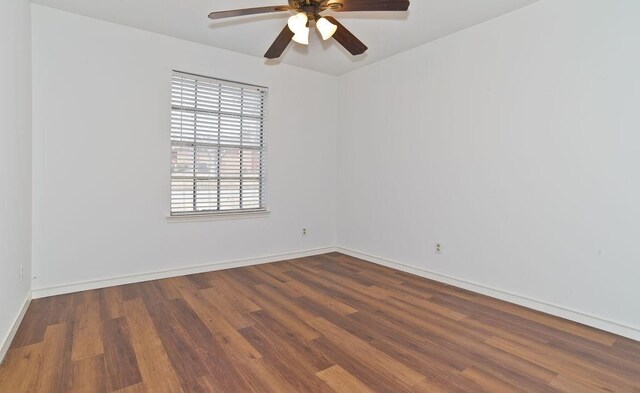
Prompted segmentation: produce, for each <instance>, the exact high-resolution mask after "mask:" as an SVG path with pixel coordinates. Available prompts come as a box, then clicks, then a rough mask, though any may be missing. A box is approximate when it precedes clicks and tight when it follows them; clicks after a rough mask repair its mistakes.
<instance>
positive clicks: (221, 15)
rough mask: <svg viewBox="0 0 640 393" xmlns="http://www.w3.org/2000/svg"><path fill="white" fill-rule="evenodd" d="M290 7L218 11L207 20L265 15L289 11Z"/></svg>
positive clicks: (278, 6) (275, 6)
mask: <svg viewBox="0 0 640 393" xmlns="http://www.w3.org/2000/svg"><path fill="white" fill-rule="evenodd" d="M289 10H291V7H289V6H288V5H274V6H270V7H256V8H244V9H240V10H230V11H219V12H212V13H210V14H209V19H214V20H215V19H223V18H233V17H234V16H244V15H255V14H266V13H269V12H280V11H289Z"/></svg>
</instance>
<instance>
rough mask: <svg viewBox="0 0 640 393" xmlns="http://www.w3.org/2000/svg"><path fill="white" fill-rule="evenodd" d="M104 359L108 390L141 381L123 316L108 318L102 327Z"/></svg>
mask: <svg viewBox="0 0 640 393" xmlns="http://www.w3.org/2000/svg"><path fill="white" fill-rule="evenodd" d="M103 345H104V359H105V367H106V378H107V386H108V389H109V391H115V390H119V389H124V388H126V387H127V386H131V385H135V384H137V383H140V382H142V376H141V375H140V370H139V368H138V361H137V359H136V354H135V351H134V349H133V344H132V343H131V335H130V333H129V326H128V325H127V321H126V320H125V319H124V318H116V319H110V320H108V321H105V322H104V327H103Z"/></svg>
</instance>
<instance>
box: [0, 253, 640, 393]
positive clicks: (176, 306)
mask: <svg viewBox="0 0 640 393" xmlns="http://www.w3.org/2000/svg"><path fill="white" fill-rule="evenodd" d="M0 391H1V392H12V393H13V392H55V393H59V392H83V393H90V392H147V393H156V392H241V393H245V392H260V393H262V392H278V393H280V392H350V393H351V392H393V393H398V392H485V391H486V392H555V391H562V392H577V393H583V392H596V391H609V392H640V343H638V342H634V341H632V340H628V339H625V338H622V337H619V336H615V335H613V334H609V333H606V332H602V331H599V330H595V329H592V328H589V327H585V326H582V325H579V324H575V323H572V322H568V321H565V320H562V319H559V318H555V317H552V316H549V315H545V314H541V313H538V312H534V311H531V310H528V309H525V308H522V307H519V306H515V305H511V304H508V303H505V302H501V301H498V300H495V299H491V298H488V297H485V296H481V295H478V294H474V293H471V292H468V291H465V290H461V289H458V288H454V287H451V286H447V285H443V284H439V283H436V282H433V281H429V280H426V279H423V278H419V277H416V276H412V275H410V274H406V273H402V272H399V271H395V270H392V269H388V268H385V267H381V266H377V265H373V264H370V263H367V262H364V261H361V260H358V259H354V258H351V257H347V256H344V255H340V254H329V255H323V256H317V257H310V258H304V259H299V260H292V261H286V262H280V263H273V264H268V265H262V266H254V267H248V268H240V269H234V270H226V271H219V272H212V273H205V274H198V275H192V276H185V277H177V278H171V279H165V280H158V281H151V282H146V283H139V284H132V285H126V286H120V287H113V288H105V289H100V290H94V291H86V292H81V293H75V294H70V295H63V296H56V297H51V298H45V299H38V300H34V301H33V302H32V303H31V306H30V307H29V310H28V311H27V315H26V316H25V319H24V321H23V323H22V325H21V327H20V329H19V331H18V333H17V335H16V337H15V340H14V342H13V345H12V347H11V349H10V351H9V354H8V355H7V358H6V360H5V363H4V364H3V365H2V366H0Z"/></svg>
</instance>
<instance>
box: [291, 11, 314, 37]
mask: <svg viewBox="0 0 640 393" xmlns="http://www.w3.org/2000/svg"><path fill="white" fill-rule="evenodd" d="M308 21H309V18H307V14H305V13H304V12H299V13H297V14H295V15H293V16H292V17H290V18H289V21H288V22H287V25H288V26H289V30H291V31H293V32H294V33H295V34H298V33H299V32H301V31H302V29H304V28H305V27H307V22H308Z"/></svg>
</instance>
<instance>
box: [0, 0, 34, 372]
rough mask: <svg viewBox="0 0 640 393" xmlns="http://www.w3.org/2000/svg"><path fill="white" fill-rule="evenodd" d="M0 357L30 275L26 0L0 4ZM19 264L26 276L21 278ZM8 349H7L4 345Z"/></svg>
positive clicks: (28, 100)
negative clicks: (22, 279) (21, 279)
mask: <svg viewBox="0 0 640 393" xmlns="http://www.w3.org/2000/svg"><path fill="white" fill-rule="evenodd" d="M0 78H1V79H0V80H1V81H0V360H1V359H2V357H3V353H2V351H3V348H2V346H3V344H4V343H5V340H6V338H7V336H8V334H9V332H10V330H11V327H12V324H13V322H14V321H15V320H16V318H17V317H18V314H19V313H20V309H21V308H22V305H23V304H24V302H25V298H26V297H27V296H28V294H29V288H30V280H29V278H30V275H31V261H30V260H31V32H30V19H29V2H28V1H27V0H14V1H3V2H1V3H0ZM20 266H23V267H24V281H23V282H22V283H20ZM4 349H6V348H4Z"/></svg>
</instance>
